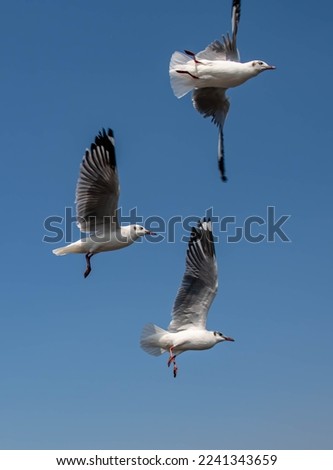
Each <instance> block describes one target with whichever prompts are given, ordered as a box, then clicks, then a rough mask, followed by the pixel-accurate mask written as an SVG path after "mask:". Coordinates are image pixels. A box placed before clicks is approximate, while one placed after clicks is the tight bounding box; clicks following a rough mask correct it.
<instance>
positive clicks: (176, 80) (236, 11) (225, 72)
mask: <svg viewBox="0 0 333 470" xmlns="http://www.w3.org/2000/svg"><path fill="white" fill-rule="evenodd" d="M240 11H241V1H240V0H233V2H232V15H231V26H232V33H231V37H230V35H229V34H227V35H226V36H223V37H222V41H217V40H216V41H214V42H213V43H212V44H210V45H209V46H208V47H206V49H205V50H203V51H201V52H199V53H198V54H194V53H193V52H191V51H188V50H185V51H184V52H185V54H184V53H182V52H174V53H173V55H172V57H171V61H170V66H169V74H170V82H171V87H172V89H173V92H174V94H175V96H176V97H177V98H182V97H183V96H184V95H186V94H187V93H188V92H189V91H191V90H193V94H192V102H193V106H194V107H195V109H196V110H197V111H199V113H201V114H202V115H203V116H204V117H210V118H211V119H212V121H213V122H214V123H215V124H216V125H217V126H218V129H219V141H218V166H219V170H220V174H221V178H222V180H223V181H227V177H226V175H225V165H224V139H223V126H224V121H225V119H226V117H227V114H228V111H229V107H230V102H229V98H228V96H227V95H226V91H227V89H228V88H234V87H237V86H239V85H242V83H244V82H246V81H247V80H249V79H250V78H253V77H256V76H257V75H259V74H260V73H261V72H264V71H265V70H273V69H275V67H274V66H273V65H268V64H267V63H266V62H264V61H262V60H251V61H250V62H243V63H242V62H240V57H239V52H238V49H237V44H236V39H237V31H238V24H239V20H240Z"/></svg>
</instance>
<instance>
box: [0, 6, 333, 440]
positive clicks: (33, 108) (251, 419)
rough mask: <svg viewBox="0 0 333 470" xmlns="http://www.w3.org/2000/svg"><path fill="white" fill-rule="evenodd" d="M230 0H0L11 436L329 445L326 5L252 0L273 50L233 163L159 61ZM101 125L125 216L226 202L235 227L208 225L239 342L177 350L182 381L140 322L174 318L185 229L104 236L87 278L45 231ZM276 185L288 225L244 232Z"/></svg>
mask: <svg viewBox="0 0 333 470" xmlns="http://www.w3.org/2000/svg"><path fill="white" fill-rule="evenodd" d="M230 5H231V0H205V1H200V2H199V1H197V0H194V1H193V0H181V2H180V1H179V0H168V1H167V2H157V1H153V0H144V1H141V2H137V1H134V0H132V1H128V0H122V1H108V0H97V1H88V0H80V1H79V0H71V1H67V0H66V1H65V0H58V1H56V2H55V1H51V0H48V1H41V0H39V1H37V0H31V1H23V0H16V1H15V2H10V1H8V0H7V1H3V2H2V5H1V15H0V56H1V67H0V83H1V87H0V99H1V106H0V114H1V127H0V141H1V159H2V168H3V171H2V179H1V192H2V197H1V202H2V205H3V207H2V211H1V212H2V215H3V217H2V240H3V241H2V250H1V273H0V276H1V290H2V294H1V297H0V302H1V314H0V315H1V316H0V368H1V369H0V370H1V379H0V380H1V386H0V415H1V421H0V447H1V448H2V449H154V448H156V449H223V448H224V449H225V448H227V449H228V448H230V449H237V448H238V449H241V448H268V449H281V448H282V449H283V448H285V449H290V448H298V449H322V448H326V449H328V448H332V447H331V446H332V442H333V430H332V421H333V412H332V393H333V376H332V352H333V342H332V330H333V309H332V284H331V282H332V279H331V278H332V229H333V227H332V209H331V208H332V205H331V204H332V189H331V188H332V171H333V163H332V109H331V108H332V75H333V67H332V61H331V56H332V46H331V33H332V22H331V18H332V16H333V6H332V3H331V2H329V1H328V0H324V1H323V2H321V4H320V8H319V5H318V2H314V1H303V2H277V1H275V0H257V1H255V2H250V1H247V0H243V5H242V17H241V23H240V29H239V36H238V45H239V49H240V53H241V59H242V60H243V61H247V60H251V59H262V60H265V61H266V62H268V63H270V64H273V65H276V66H277V69H276V70H275V71H274V72H265V73H263V74H262V75H260V76H259V77H257V78H255V79H253V80H252V81H249V82H248V83H246V84H245V85H243V86H242V87H240V88H238V89H234V90H231V91H229V96H230V99H231V106H230V112H229V115H228V118H227V121H226V124H225V151H226V165H227V174H228V177H229V182H228V183H227V184H223V183H222V182H221V181H220V179H219V175H218V170H217V162H216V147H217V130H216V128H214V126H213V125H212V124H211V123H210V122H209V120H207V119H206V120H204V119H203V118H202V116H200V115H199V114H198V113H196V112H195V111H194V110H193V108H192V104H191V99H190V96H186V97H184V98H182V99H181V100H177V99H176V98H175V97H174V95H173V93H172V91H171V88H170V84H169V77H168V64H169V59H170V56H171V54H172V52H173V51H174V50H182V49H190V50H192V51H199V50H202V49H203V48H204V47H205V46H206V45H207V44H208V43H209V42H211V41H213V40H214V39H216V38H219V37H220V35H221V34H224V33H226V32H227V31H228V30H230ZM102 127H111V128H112V129H114V132H115V136H116V143H117V159H118V168H119V174H120V180H121V196H120V205H121V206H122V209H123V213H124V214H125V215H126V214H128V213H129V211H130V210H131V209H132V208H135V207H136V208H137V211H138V213H139V214H140V215H141V216H142V217H143V218H144V219H147V218H148V217H150V216H153V215H154V216H159V217H161V218H163V219H164V220H169V219H170V218H172V217H174V216H179V217H187V216H190V215H193V216H196V217H201V216H203V215H204V214H205V211H206V209H207V208H210V207H212V208H213V212H214V215H216V216H217V217H218V218H219V220H220V221H221V219H223V218H224V217H226V216H230V217H232V216H233V217H235V221H236V222H235V223H234V224H229V225H228V226H227V228H228V230H227V232H221V230H220V228H221V224H220V223H218V222H217V223H215V224H214V233H215V235H218V236H219V243H218V244H217V245H216V253H217V259H218V266H219V281H220V284H219V292H218V295H217V297H216V299H215V302H214V304H213V306H212V308H211V311H210V314H209V317H208V325H207V326H208V328H209V329H213V330H219V331H222V332H223V333H225V334H227V335H229V336H232V337H234V338H235V340H236V341H235V343H223V344H219V345H217V346H216V347H215V348H213V349H211V350H209V351H203V352H187V353H185V354H183V355H181V356H180V357H179V359H178V366H179V374H178V377H177V379H176V380H175V379H174V378H173V377H172V371H171V370H169V369H168V368H167V365H166V362H167V356H166V355H164V356H161V357H159V358H155V357H151V356H148V355H147V354H146V353H144V352H143V351H142V350H141V349H140V347H139V337H140V332H141V329H142V327H143V325H144V324H145V323H147V322H151V321H152V322H154V323H156V324H158V325H160V326H162V327H167V325H168V323H169V321H170V312H171V309H172V305H173V301H174V298H175V295H176V292H177V289H178V286H179V284H180V281H181V278H182V276H183V272H184V263H185V251H186V244H185V243H184V242H182V241H181V238H182V236H183V235H186V234H187V232H186V230H185V228H182V227H181V225H180V224H178V225H176V231H175V241H174V243H168V242H167V241H166V240H164V241H163V242H161V243H155V244H154V243H151V242H149V240H144V241H142V243H137V246H136V245H134V246H132V247H130V248H127V249H125V250H120V251H118V252H114V253H106V254H101V255H98V256H96V257H94V258H93V259H92V266H93V271H92V274H91V275H90V277H89V278H87V279H84V278H83V271H84V268H85V262H84V257H83V256H77V255H72V256H66V257H63V258H57V257H55V256H54V255H53V254H52V252H51V250H52V249H53V248H55V247H58V246H61V244H62V243H61V242H59V243H57V244H50V243H45V242H43V241H42V240H43V237H44V236H45V235H47V232H46V231H45V229H44V226H43V223H44V220H45V219H46V218H48V217H50V216H59V217H63V216H64V213H65V207H74V190H75V184H76V180H77V176H78V169H79V164H80V161H81V158H82V155H83V152H84V150H85V148H86V147H87V146H88V145H89V144H90V142H91V141H92V139H93V138H94V136H95V134H96V133H97V132H98V131H99V129H101V128H102ZM269 206H272V207H275V219H276V220H277V219H278V218H279V217H280V216H282V215H290V218H289V219H288V220H287V221H286V222H285V224H284V225H283V230H284V232H285V233H286V235H287V236H288V238H289V239H290V240H291V241H290V242H282V241H281V239H280V238H279V237H278V236H276V240H275V242H268V240H267V237H266V238H265V239H264V240H263V241H261V242H260V243H250V242H249V241H248V240H246V239H245V238H243V239H242V240H240V241H239V242H238V243H231V241H230V237H231V238H232V235H233V234H234V233H235V227H236V226H239V227H242V226H243V224H244V223H245V220H247V219H248V218H249V217H251V216H257V217H261V218H262V220H263V221H265V223H264V224H263V225H261V226H259V225H258V224H252V234H253V235H254V236H257V235H258V234H259V233H262V234H266V230H267V224H266V221H267V215H266V213H267V207H269ZM250 220H252V219H250ZM256 220H261V219H256ZM164 235H165V234H164ZM79 236H80V235H79V231H78V229H77V228H75V227H74V226H73V235H72V240H76V239H77V238H79ZM228 238H229V240H228Z"/></svg>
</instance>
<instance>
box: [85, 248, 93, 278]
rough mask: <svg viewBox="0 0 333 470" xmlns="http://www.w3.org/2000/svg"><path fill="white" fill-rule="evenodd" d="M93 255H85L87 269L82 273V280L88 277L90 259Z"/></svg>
mask: <svg viewBox="0 0 333 470" xmlns="http://www.w3.org/2000/svg"><path fill="white" fill-rule="evenodd" d="M93 255H94V253H87V254H86V262H87V269H86V270H85V272H84V274H83V275H84V278H86V277H87V276H89V274H90V271H91V265H90V258H91V257H92V256H93Z"/></svg>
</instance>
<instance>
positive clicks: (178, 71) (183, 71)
mask: <svg viewBox="0 0 333 470" xmlns="http://www.w3.org/2000/svg"><path fill="white" fill-rule="evenodd" d="M176 72H177V73H187V74H188V75H190V76H191V77H192V78H197V79H198V80H199V77H196V76H195V75H193V74H192V73H191V72H188V71H187V70H176Z"/></svg>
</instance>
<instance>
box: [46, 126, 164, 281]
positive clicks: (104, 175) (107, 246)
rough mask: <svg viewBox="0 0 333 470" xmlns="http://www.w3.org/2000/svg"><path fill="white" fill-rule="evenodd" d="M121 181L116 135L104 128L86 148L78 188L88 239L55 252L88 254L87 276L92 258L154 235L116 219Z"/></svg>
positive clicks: (78, 205) (81, 222)
mask: <svg viewBox="0 0 333 470" xmlns="http://www.w3.org/2000/svg"><path fill="white" fill-rule="evenodd" d="M118 198H119V180H118V171H117V164H116V153H115V143H114V136H113V132H112V130H111V129H109V130H108V131H107V132H106V131H105V129H103V130H102V131H101V132H99V134H98V135H97V136H96V137H95V142H94V143H92V144H91V146H90V150H89V149H86V152H85V155H84V157H83V160H82V163H81V167H80V174H79V178H78V182H77V186H76V200H75V202H76V213H77V225H78V227H79V229H80V230H81V232H89V235H88V236H87V237H86V238H82V239H80V240H78V241H77V242H74V243H71V244H70V245H67V246H64V247H62V248H57V249H56V250H53V253H54V254H55V255H57V256H63V255H67V254H68V253H83V254H85V255H86V262H87V267H86V271H85V272H84V277H87V276H88V275H89V273H90V271H91V265H90V258H91V257H92V256H93V255H94V254H95V253H100V252H102V251H113V250H119V249H120V248H125V247H126V246H128V245H131V244H132V243H133V242H134V241H135V240H137V239H138V238H139V237H142V236H143V235H155V234H154V233H153V232H151V231H150V230H147V229H145V228H144V227H142V226H141V225H128V226H120V225H119V221H118V216H117V207H118Z"/></svg>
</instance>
